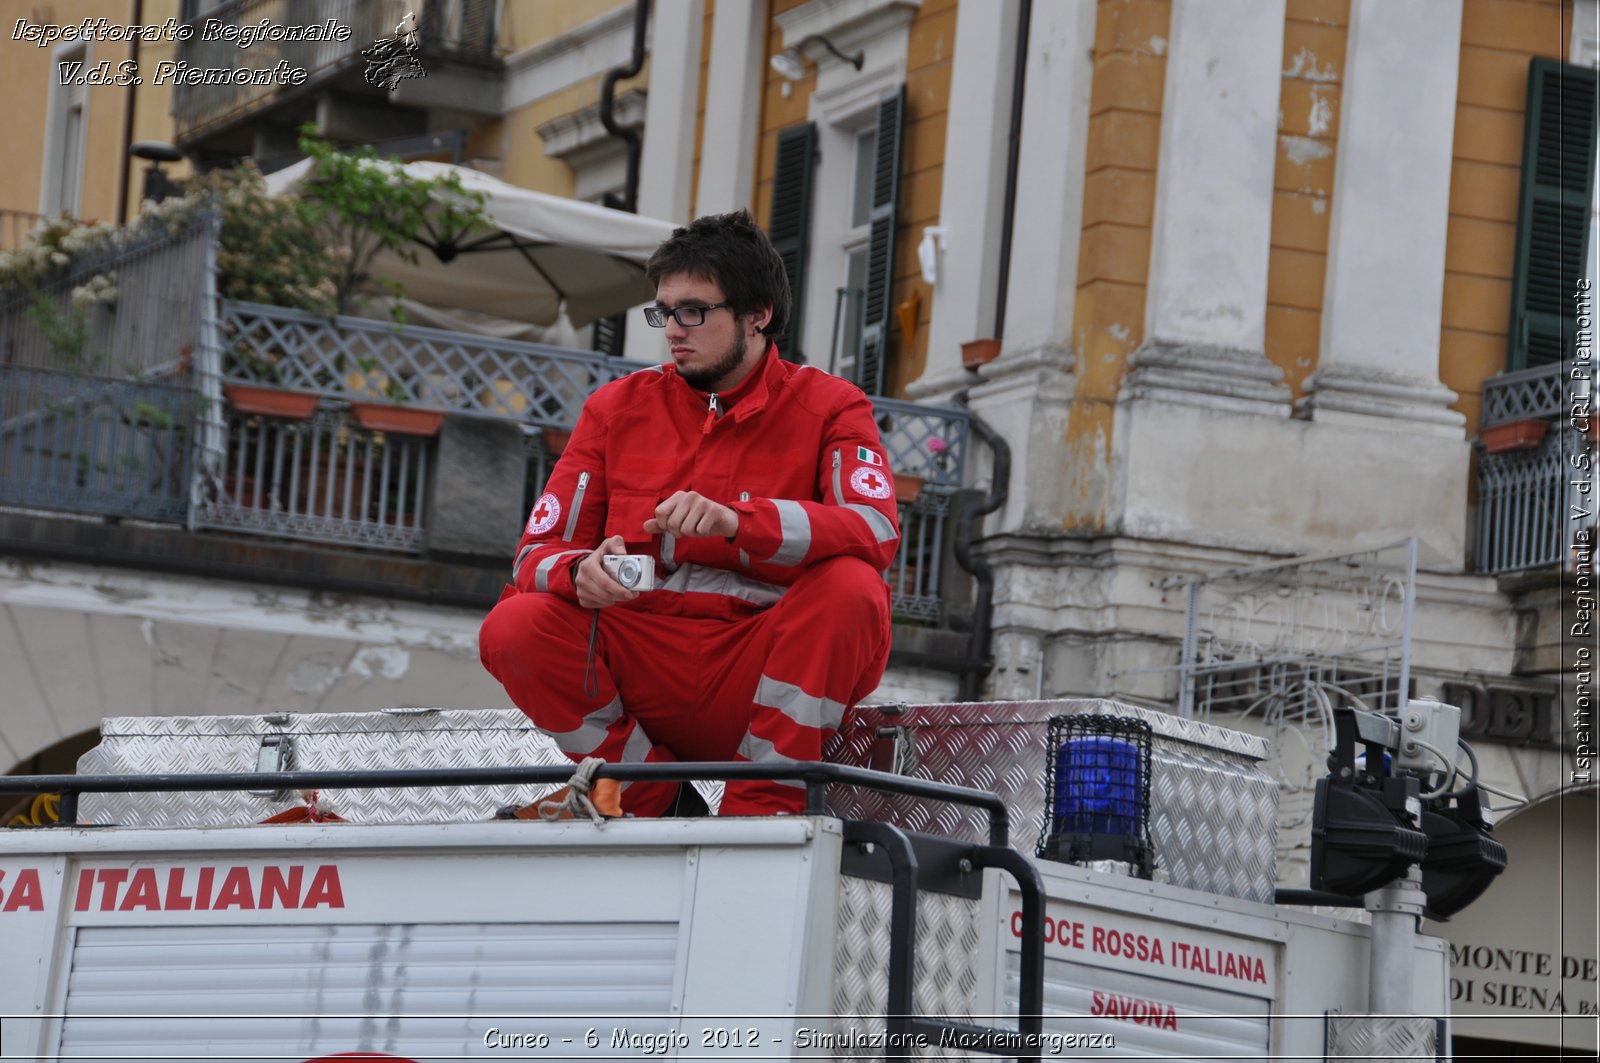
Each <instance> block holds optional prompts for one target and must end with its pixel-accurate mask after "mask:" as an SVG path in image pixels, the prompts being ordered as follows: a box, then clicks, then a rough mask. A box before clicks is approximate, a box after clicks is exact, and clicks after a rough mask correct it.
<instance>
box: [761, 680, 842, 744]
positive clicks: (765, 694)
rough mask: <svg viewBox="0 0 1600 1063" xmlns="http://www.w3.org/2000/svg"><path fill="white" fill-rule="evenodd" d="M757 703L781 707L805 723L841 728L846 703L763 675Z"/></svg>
mask: <svg viewBox="0 0 1600 1063" xmlns="http://www.w3.org/2000/svg"><path fill="white" fill-rule="evenodd" d="M753 700H754V701H755V703H756V704H757V705H765V706H766V707H767V708H769V709H777V710H778V711H779V712H781V713H783V714H784V715H785V716H787V717H789V719H791V720H793V721H794V722H795V723H797V724H799V725H800V726H801V727H811V728H825V729H827V730H830V731H836V730H838V729H839V721H841V720H843V719H844V703H843V702H838V701H832V700H830V699H828V698H819V697H817V696H815V695H813V694H807V693H806V692H805V691H804V690H801V689H800V688H799V687H797V686H795V685H794V684H793V683H785V682H783V681H782V680H779V679H771V678H769V677H767V676H762V677H761V681H760V682H758V683H757V684H756V694H755V698H754V699H753Z"/></svg>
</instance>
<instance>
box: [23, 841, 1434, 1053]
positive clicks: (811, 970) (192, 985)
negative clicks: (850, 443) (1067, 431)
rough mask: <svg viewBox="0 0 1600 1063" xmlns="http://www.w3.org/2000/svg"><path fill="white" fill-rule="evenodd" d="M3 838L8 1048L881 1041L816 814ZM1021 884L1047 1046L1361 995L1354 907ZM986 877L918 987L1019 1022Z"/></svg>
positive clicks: (979, 1014)
mask: <svg viewBox="0 0 1600 1063" xmlns="http://www.w3.org/2000/svg"><path fill="white" fill-rule="evenodd" d="M6 842H7V844H6V849H5V852H4V855H3V856H0V872H3V877H0V891H3V895H4V899H3V900H0V927H3V928H4V931H3V936H4V939H5V941H6V943H7V946H6V950H5V951H6V956H7V962H6V963H5V964H4V966H3V968H0V1014H4V1015H5V1016H7V1017H6V1018H5V1019H4V1020H3V1026H0V1047H3V1050H4V1051H3V1053H0V1054H3V1055H4V1056H5V1057H6V1058H13V1059H34V1058H38V1059H50V1060H54V1059H69V1058H75V1057H97V1058H102V1059H104V1058H132V1057H133V1056H135V1055H138V1056H142V1057H146V1058H156V1059H172V1060H176V1059H189V1058H194V1059H211V1058H228V1059H240V1060H242V1059H262V1060H265V1059H276V1060H284V1059H306V1060H309V1059H314V1058H317V1057H319V1056H324V1055H331V1054H333V1053H336V1052H354V1051H378V1052H383V1053H387V1054H390V1055H395V1056H398V1057H401V1058H404V1059H412V1060H417V1061H419V1063H422V1061H431V1060H445V1059H458V1058H485V1059H488V1058H502V1059H503V1058H544V1059H548V1058H571V1059H584V1058H602V1057H605V1056H608V1055H609V1056H612V1057H616V1056H622V1057H625V1058H642V1057H646V1056H652V1055H659V1056H665V1057H667V1058H752V1057H757V1056H761V1057H767V1058H790V1057H792V1056H802V1057H803V1056H815V1057H820V1058H864V1059H871V1058H883V1056H884V1046H883V1038H884V1037H885V1036H886V1034H885V1025H884V1020H883V1018H882V1014H881V1012H882V1006H883V1005H882V1003H881V1002H882V1000H883V999H884V993H885V984H884V982H883V981H882V979H883V977H884V976H883V973H882V970H883V962H882V961H883V954H884V953H885V952H886V951H887V948H888V941H887V938H888V929H887V925H886V920H885V919H884V918H882V916H883V913H882V911H881V909H882V907H883V905H882V904H881V898H880V897H879V896H878V894H879V893H880V892H882V891H886V890H887V887H886V886H882V885H880V884H879V883H877V882H873V881H870V880H867V879H861V878H855V877H852V876H849V875H844V874H841V872H840V862H841V858H842V856H843V852H844V849H845V848H846V846H845V843H844V841H843V832H842V829H841V824H840V821H838V820H835V819H832V818H827V817H793V818H777V819H770V820H716V819H710V820H674V821H617V822H611V823H608V824H606V825H605V826H604V827H599V828H597V827H595V826H594V825H592V824H590V823H588V822H568V823H561V824H549V823H542V822H522V821H515V822H494V823H484V824H449V825H423V824H414V825H355V824H304V825H294V826H258V827H231V828H217V829H177V830H119V829H115V828H112V829H104V830H99V829H68V828H63V829H57V830H39V831H29V832H25V833H24V832H12V833H11V834H10V835H8V837H7V839H6ZM1041 869H1042V871H1043V877H1044V880H1045V884H1046V892H1047V896H1048V902H1047V905H1046V922H1045V926H1046V930H1045V942H1046V945H1045V957H1046V959H1045V996H1044V999H1045V1009H1044V1010H1045V1014H1046V1016H1047V1017H1046V1019H1045V1023H1044V1030H1045V1038H1044V1040H1043V1042H1042V1043H1041V1045H1040V1048H1041V1050H1042V1052H1041V1054H1044V1055H1067V1056H1070V1055H1080V1054H1082V1055H1088V1054H1093V1055H1102V1054H1104V1055H1140V1056H1145V1057H1150V1056H1155V1057H1157V1058H1196V1057H1200V1056H1209V1057H1217V1056H1223V1057H1234V1058H1241V1059H1250V1058H1254V1059H1259V1058H1264V1057H1267V1056H1298V1057H1310V1058H1322V1057H1323V1056H1324V1055H1325V1054H1326V1053H1327V1051H1328V1042H1327V1036H1328V1035H1327V1021H1326V1016H1327V1014H1328V1013H1329V1012H1330V1011H1332V1012H1347V1013H1360V1012H1364V1011H1365V1010H1366V1004H1367V1000H1366V969H1367V968H1366V965H1367V927H1366V926H1365V925H1363V924H1359V923H1353V922H1348V921H1341V920H1335V919H1330V918H1327V917H1325V916H1319V915H1314V914H1310V913H1308V912H1304V911H1299V910H1293V909H1283V908H1274V907H1272V906H1269V905H1262V904H1258V903H1254V902H1249V901H1240V900H1237V899H1233V898H1223V897H1211V896H1206V895H1203V894H1196V893H1195V892H1194V891H1191V890H1186V889H1181V888H1178V887H1174V886H1170V885H1164V884H1161V883H1155V882H1145V881H1142V880H1138V879H1131V878H1126V877H1122V876H1117V875H1110V874H1104V873H1101V872H1097V871H1093V870H1087V869H1082V868H1076V867H1070V866H1066V865H1054V864H1049V863H1048V862H1045V863H1043V864H1042V868H1041ZM978 874H979V875H980V876H981V879H982V882H981V897H980V898H979V899H978V900H976V901H970V900H965V899H962V898H955V897H949V896H947V895H942V894H934V893H928V892H924V893H923V894H922V897H921V903H920V904H919V924H920V925H919V928H918V939H919V946H918V948H919V961H921V962H920V963H919V966H920V967H921V968H922V972H923V973H922V974H920V975H919V978H918V985H917V987H916V994H915V999H916V1001H917V1005H918V1009H919V1010H922V1011H923V1012H924V1013H925V1014H932V1015H943V1016H945V1017H952V1018H958V1019H963V1020H967V1021H972V1020H977V1021H978V1022H980V1023H984V1024H988V1025H996V1026H1006V1027H1011V1028H1015V1026H1016V1020H1015V1015H1016V1010H1017V993H1018V986H1017V974H1016V971H1017V965H1018V953H1019V947H1020V929H1021V927H1020V923H1021V915H1020V911H1021V905H1020V901H1019V898H1018V895H1017V891H1016V889H1015V887H1014V885H1013V884H1012V883H1011V881H1010V880H1009V877H1008V876H1007V875H1006V874H1005V873H1004V872H1002V871H999V870H993V869H990V870H985V871H982V872H980V873H978ZM874 917H876V918H874ZM1416 960H1417V962H1416V970H1417V979H1416V982H1415V986H1414V991H1413V997H1412V1000H1410V1001H1397V1002H1396V1006H1395V1008H1394V1009H1393V1010H1395V1011H1396V1012H1403V1013H1413V1014H1422V1015H1429V1014H1434V1015H1439V1014H1443V1010H1444V1008H1443V1002H1444V1000H1445V993H1446V978H1447V970H1446V968H1447V957H1446V954H1445V950H1444V947H1443V945H1442V944H1441V943H1440V942H1439V941H1437V940H1435V939H1431V938H1422V939H1419V941H1418V943H1417V946H1416ZM591 1031H593V1033H592V1034H591ZM596 1039H598V1042H599V1043H598V1047H596V1046H595V1040H596ZM118 1053H127V1055H126V1056H119V1055H118ZM953 1054H954V1055H956V1056H962V1057H967V1058H973V1053H970V1052H964V1051H956V1052H954V1053H953ZM978 1058H981V1057H978Z"/></svg>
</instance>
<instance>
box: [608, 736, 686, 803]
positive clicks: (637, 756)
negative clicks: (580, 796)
mask: <svg viewBox="0 0 1600 1063" xmlns="http://www.w3.org/2000/svg"><path fill="white" fill-rule="evenodd" d="M654 748H655V743H654V742H652V741H650V736H649V735H647V734H645V733H644V728H643V727H640V726H639V723H638V721H637V720H635V721H634V724H633V730H632V731H631V732H629V734H628V740H627V741H626V742H624V743H623V744H622V759H621V760H620V761H619V762H618V763H621V764H643V763H644V762H645V760H646V759H647V758H648V757H649V756H650V750H652V749H654ZM633 782H634V780H632V779H629V780H628V781H627V782H625V783H623V784H622V786H621V787H619V789H622V790H626V789H627V788H628V787H630V786H632V785H633ZM684 785H688V784H687V783H685V784H684Z"/></svg>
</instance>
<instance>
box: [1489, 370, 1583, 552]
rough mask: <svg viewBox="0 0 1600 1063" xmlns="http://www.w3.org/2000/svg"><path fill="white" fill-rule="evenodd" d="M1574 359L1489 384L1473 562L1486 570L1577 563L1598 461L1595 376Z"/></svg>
mask: <svg viewBox="0 0 1600 1063" xmlns="http://www.w3.org/2000/svg"><path fill="white" fill-rule="evenodd" d="M1572 369H1573V363H1571V362H1555V363H1551V364H1548V365H1542V366H1538V367H1535V368H1533V369H1523V370H1519V371H1517V372H1512V373H1502V374H1500V375H1498V376H1495V377H1491V378H1490V379H1488V380H1486V381H1485V382H1484V388H1483V416H1482V423H1483V427H1482V429H1481V431H1480V433H1479V440H1478V443H1477V450H1478V463H1477V467H1478V472H1477V489H1478V508H1477V527H1476V544H1477V545H1476V551H1475V557H1474V567H1475V568H1476V569H1477V571H1479V572H1481V573H1485V574H1489V575H1500V574H1504V573H1510V572H1518V571H1526V570H1535V569H1549V568H1555V569H1565V568H1569V567H1570V566H1571V564H1572V557H1573V546H1574V544H1575V543H1576V542H1577V541H1578V536H1579V533H1580V532H1581V531H1582V530H1583V529H1584V528H1585V527H1587V526H1590V525H1592V523H1593V519H1594V518H1593V513H1594V500H1593V499H1592V498H1591V497H1587V496H1586V495H1584V494H1583V493H1582V487H1583V486H1584V485H1585V484H1586V483H1587V481H1588V479H1589V477H1588V476H1587V475H1584V476H1580V475H1578V473H1579V472H1582V471H1583V470H1584V469H1587V468H1589V467H1590V463H1592V462H1593V460H1594V453H1593V447H1594V442H1595V435H1596V432H1595V428H1596V427H1597V426H1600V422H1597V421H1596V420H1595V419H1594V417H1593V415H1592V413H1591V412H1589V411H1590V404H1591V403H1592V402H1593V396H1592V394H1591V388H1590V386H1589V385H1590V381H1589V380H1588V378H1587V377H1586V376H1584V375H1582V374H1575V373H1574V372H1573V371H1572Z"/></svg>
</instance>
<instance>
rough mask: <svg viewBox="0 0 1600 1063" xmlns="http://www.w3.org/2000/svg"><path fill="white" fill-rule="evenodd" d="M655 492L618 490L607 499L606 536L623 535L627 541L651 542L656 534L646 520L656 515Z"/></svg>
mask: <svg viewBox="0 0 1600 1063" xmlns="http://www.w3.org/2000/svg"><path fill="white" fill-rule="evenodd" d="M659 501H660V500H659V499H658V498H657V497H656V495H655V492H653V491H651V492H645V491H616V492H613V493H612V495H611V497H610V498H608V499H606V537H607V538H610V537H611V536H613V535H620V536H622V541H623V542H625V543H649V542H650V541H651V540H652V539H653V538H654V536H652V535H651V534H650V533H649V532H647V531H645V530H644V522H645V521H647V520H649V519H650V518H651V517H654V516H655V515H656V505H657V504H658V503H659Z"/></svg>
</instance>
